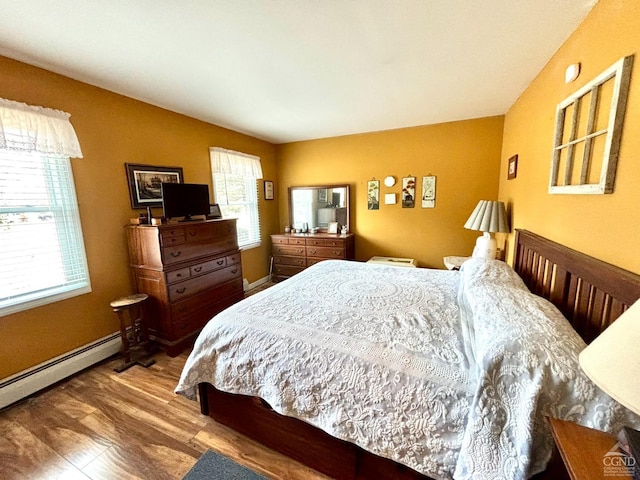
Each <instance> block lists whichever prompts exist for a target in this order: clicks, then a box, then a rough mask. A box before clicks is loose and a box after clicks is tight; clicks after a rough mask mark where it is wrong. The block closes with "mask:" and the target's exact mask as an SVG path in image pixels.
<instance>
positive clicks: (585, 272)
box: [199, 230, 640, 480]
mask: <svg viewBox="0 0 640 480" xmlns="http://www.w3.org/2000/svg"><path fill="white" fill-rule="evenodd" d="M514 269H515V270H516V271H517V272H518V274H519V275H520V276H521V277H522V278H523V280H524V281H525V283H526V284H527V286H528V287H529V289H530V290H531V291H532V292H534V293H536V294H537V295H540V296H542V297H544V298H547V299H549V300H550V301H551V302H553V303H554V304H555V305H556V307H558V309H559V310H560V311H561V312H562V313H563V314H564V315H565V316H566V317H567V318H568V319H569V321H570V322H571V324H572V325H573V326H574V328H575V329H576V330H577V331H578V333H580V335H581V336H582V337H583V338H584V339H585V341H586V342H590V341H591V340H593V338H595V337H596V336H597V335H598V334H599V333H600V332H602V331H603V330H604V329H605V328H606V327H607V326H608V325H610V324H611V323H612V322H613V321H614V320H615V319H616V318H618V317H619V316H620V315H621V314H622V312H624V311H625V310H626V309H627V308H628V307H629V306H630V305H631V304H633V302H635V300H637V299H638V298H640V275H636V274H633V273H631V272H628V271H626V270H623V269H621V268H618V267H615V266H613V265H610V264H607V263H605V262H602V261H600V260H596V259H594V258H592V257H589V256H587V255H584V254H582V253H580V252H577V251H575V250H572V249H570V248H567V247H564V246H562V245H559V244H557V243H555V242H553V241H551V240H547V239H545V238H543V237H540V236H539V235H536V234H534V233H531V232H528V231H526V230H517V231H516V245H515V257H514ZM199 394H200V408H201V411H202V413H203V414H205V415H209V416H210V417H212V418H213V419H215V420H216V421H218V422H220V423H223V424H225V425H227V426H229V427H231V428H233V429H234V430H236V431H238V432H240V433H243V434H245V435H247V436H249V437H251V438H253V439H255V440H257V441H258V442H260V443H262V444H263V445H266V446H267V447H270V448H273V449H274V450H277V451H279V452H281V453H284V454H285V455H288V456H289V457H292V458H294V459H296V460H299V461H301V462H302V463H304V464H306V465H308V466H309V467H311V468H314V469H316V470H318V471H320V472H322V473H324V474H326V475H328V476H330V477H332V478H337V479H367V478H375V479H377V480H385V479H389V480H392V479H393V480H397V479H426V478H427V477H425V476H424V475H421V474H419V473H417V472H416V471H414V470H412V469H410V468H408V467H405V466H403V465H400V464H398V463H396V462H394V461H392V460H389V459H384V458H381V457H378V456H375V455H373V454H371V453H369V452H366V451H365V450H363V449H361V448H360V447H358V446H356V445H354V444H351V443H348V442H344V441H342V440H338V439H336V438H334V437H332V436H330V435H328V434H327V433H325V432H323V431H321V430H319V429H317V428H315V427H312V426H311V425H309V424H307V423H305V422H302V421H300V420H297V419H295V418H290V417H284V416H282V415H280V414H278V413H276V412H274V411H273V410H271V408H270V407H269V405H268V404H267V403H266V402H264V401H263V400H261V399H258V398H255V397H248V396H243V395H232V394H229V393H224V392H220V391H219V390H216V389H215V388H214V387H212V386H211V385H210V384H200V388H199ZM558 469H562V467H561V463H559V462H558V461H557V460H556V461H554V460H552V463H551V464H550V467H549V468H548V469H547V471H546V472H543V473H542V474H540V475H539V476H536V478H561V477H560V476H558V475H559V473H558Z"/></svg>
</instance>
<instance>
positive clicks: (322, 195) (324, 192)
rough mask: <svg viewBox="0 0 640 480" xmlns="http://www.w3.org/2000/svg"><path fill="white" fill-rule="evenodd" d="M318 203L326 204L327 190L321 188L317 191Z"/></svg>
mask: <svg viewBox="0 0 640 480" xmlns="http://www.w3.org/2000/svg"><path fill="white" fill-rule="evenodd" d="M318 203H327V189H326V188H321V189H320V190H318Z"/></svg>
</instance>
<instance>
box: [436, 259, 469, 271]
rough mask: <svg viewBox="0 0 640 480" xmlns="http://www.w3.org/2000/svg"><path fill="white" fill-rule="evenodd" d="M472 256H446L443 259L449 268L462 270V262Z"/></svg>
mask: <svg viewBox="0 0 640 480" xmlns="http://www.w3.org/2000/svg"><path fill="white" fill-rule="evenodd" d="M470 258H471V257H444V258H443V259H442V261H443V262H444V266H445V267H447V269H448V270H460V267H461V266H462V264H463V263H464V262H466V261H467V260H469V259H470Z"/></svg>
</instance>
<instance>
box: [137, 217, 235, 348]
mask: <svg viewBox="0 0 640 480" xmlns="http://www.w3.org/2000/svg"><path fill="white" fill-rule="evenodd" d="M125 229H126V232H127V240H128V245H129V260H130V270H131V276H132V280H133V284H134V288H135V290H136V293H146V294H147V295H149V300H148V302H147V311H146V316H147V323H148V325H149V333H150V336H151V339H152V340H153V341H154V342H156V343H158V344H159V345H160V346H161V347H163V348H164V349H165V350H166V352H167V354H168V355H170V356H176V355H179V354H180V353H181V352H182V351H183V350H184V348H185V347H187V346H189V345H191V344H192V342H193V340H194V339H195V337H196V335H197V334H198V332H199V331H200V329H201V328H202V327H203V326H204V325H205V324H206V323H207V321H209V320H210V319H211V317H213V316H214V315H215V314H216V313H218V312H220V311H222V310H223V309H225V308H226V307H228V306H230V305H232V304H234V303H235V302H237V301H239V300H241V299H242V298H243V296H244V293H243V288H242V266H241V263H240V251H239V250H238V242H237V237H236V221H235V219H231V220H209V221H202V222H185V223H178V224H176V223H172V224H165V225H128V226H127V227H125Z"/></svg>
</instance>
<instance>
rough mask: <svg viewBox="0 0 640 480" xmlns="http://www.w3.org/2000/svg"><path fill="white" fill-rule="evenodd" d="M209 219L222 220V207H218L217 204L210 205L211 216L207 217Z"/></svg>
mask: <svg viewBox="0 0 640 480" xmlns="http://www.w3.org/2000/svg"><path fill="white" fill-rule="evenodd" d="M207 218H210V219H212V220H217V219H219V218H222V211H220V205H218V204H217V203H213V204H211V205H209V215H207Z"/></svg>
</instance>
